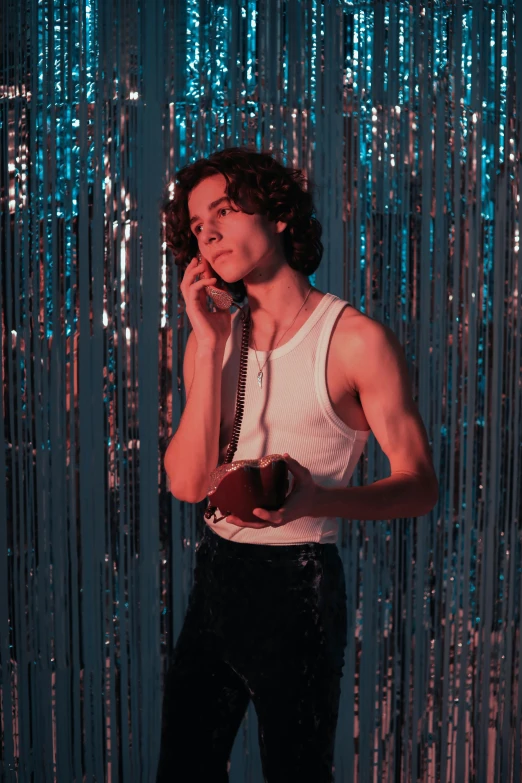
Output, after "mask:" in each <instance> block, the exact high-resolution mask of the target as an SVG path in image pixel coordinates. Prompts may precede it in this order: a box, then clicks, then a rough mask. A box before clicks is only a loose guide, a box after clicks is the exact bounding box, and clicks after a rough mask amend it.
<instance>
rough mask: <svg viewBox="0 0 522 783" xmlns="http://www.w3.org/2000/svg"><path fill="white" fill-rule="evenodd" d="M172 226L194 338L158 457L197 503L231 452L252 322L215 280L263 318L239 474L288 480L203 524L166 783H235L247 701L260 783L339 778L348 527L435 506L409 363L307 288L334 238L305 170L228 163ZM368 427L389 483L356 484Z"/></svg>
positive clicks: (385, 338)
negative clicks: (247, 511) (220, 304)
mask: <svg viewBox="0 0 522 783" xmlns="http://www.w3.org/2000/svg"><path fill="white" fill-rule="evenodd" d="M166 217H167V229H168V230H167V238H168V242H169V244H170V246H171V248H172V249H173V251H174V253H175V256H176V263H178V264H180V265H182V266H185V267H186V269H185V274H184V277H183V282H182V284H181V291H182V295H183V298H184V301H185V304H186V311H187V315H188V317H189V319H190V321H191V324H192V327H193V330H192V332H191V334H190V336H189V340H188V343H187V348H186V353H185V360H184V381H185V387H186V390H187V404H186V406H185V409H184V412H183V416H182V419H181V422H180V424H179V427H178V429H177V431H176V433H175V435H174V437H173V439H172V441H171V443H170V444H169V447H168V449H167V452H166V455H165V461H164V462H165V468H166V470H167V473H168V475H169V479H170V487H171V491H172V493H173V494H174V495H175V496H176V497H178V498H179V499H181V500H185V501H188V502H199V501H201V500H203V499H204V498H205V496H206V493H207V490H208V482H209V475H210V473H211V471H212V470H213V469H214V468H215V467H216V466H217V465H218V464H221V463H222V462H223V459H224V456H225V452H226V448H227V445H228V443H229V442H230V439H231V436H232V424H233V419H234V413H235V399H236V391H237V379H238V372H239V352H240V347H241V343H240V339H241V326H240V319H239V318H238V317H237V315H238V313H237V312H235V313H234V316H233V317H232V316H231V314H230V312H229V311H226V312H223V311H220V312H215V313H210V312H209V311H208V308H207V306H206V295H205V290H204V287H205V285H209V284H210V285H214V286H217V287H219V286H222V287H224V288H227V289H228V290H229V291H232V292H233V293H234V296H235V298H236V301H237V302H238V303H239V302H240V301H241V302H243V303H244V304H243V306H244V307H249V308H250V312H251V318H252V326H251V340H250V344H249V355H248V368H247V380H246V389H245V408H244V415H243V422H242V425H241V432H240V437H239V441H238V448H237V451H236V453H235V455H234V460H241V459H254V458H258V457H261V456H263V455H267V454H276V453H280V454H288V457H287V461H288V465H289V470H290V472H291V473H292V475H293V478H294V483H293V486H292V489H291V491H290V493H289V494H288V496H287V498H286V500H285V503H284V504H283V506H282V508H280V509H278V510H277V511H272V512H268V511H263V510H262V509H259V510H258V511H257V515H258V517H259V522H250V523H247V522H244V521H242V520H241V519H238V518H236V517H232V516H228V517H226V518H225V519H223V520H221V521H219V522H217V523H214V522H213V521H212V520H210V521H208V523H207V526H206V529H205V534H204V536H203V538H202V541H201V543H200V545H199V548H198V551H197V555H196V569H195V575H194V586H193V589H192V592H191V595H190V600H189V605H188V609H187V614H186V617H185V621H184V625H183V628H182V631H181V633H180V636H179V639H178V641H177V644H176V648H175V650H174V653H173V656H172V660H171V663H170V667H169V671H168V673H167V678H166V683H165V693H164V702H163V720H162V740H161V752H160V762H159V768H158V775H157V781H158V782H160V781H161V782H162V783H163V781H167V780H169V781H170V780H183V781H199V780H208V781H212V783H219V781H227V780H228V759H229V756H230V752H231V749H232V746H233V742H234V738H235V736H236V733H237V730H238V728H239V726H240V724H241V721H242V719H243V717H244V714H245V711H246V709H247V706H248V703H249V700H250V699H252V700H253V702H254V706H255V709H256V713H257V717H258V722H259V742H260V752H261V759H262V765H263V773H264V777H265V780H266V781H268V782H269V783H276V782H279V781H281V783H282V782H283V781H284V783H289V782H290V781H299V782H300V783H303V782H304V781H310V782H311V783H312V782H313V783H323V781H324V782H326V781H331V780H332V779H333V778H332V762H333V753H334V741H335V730H336V725H337V718H338V708H339V696H340V680H341V676H342V668H343V664H344V649H345V645H346V628H347V626H346V593H345V583H344V573H343V567H342V563H341V560H340V557H339V553H338V550H337V546H336V540H337V528H338V523H337V517H344V518H346V519H373V520H377V519H390V518H393V517H403V516H420V515H423V514H426V513H427V512H428V511H430V510H431V508H433V506H434V505H435V503H436V500H437V494H438V485H437V479H436V476H435V472H434V469H433V464H432V459H431V456H430V451H429V445H428V439H427V436H426V431H425V429H424V426H423V423H422V420H421V418H420V416H419V413H418V411H417V409H416V406H415V404H414V401H413V399H412V396H411V391H410V383H409V379H408V373H407V367H406V362H405V358H404V354H403V351H402V349H401V346H400V344H399V343H398V341H397V339H396V337H395V336H394V334H393V333H392V332H391V331H390V329H388V328H387V327H385V326H383V325H381V324H379V323H377V322H376V321H374V320H373V319H371V318H369V317H367V316H365V315H364V314H362V313H360V312H359V311H357V310H356V309H355V308H354V307H352V306H351V305H349V304H348V303H347V302H345V301H343V300H341V299H339V298H337V297H335V296H333V295H332V294H328V293H323V292H321V291H319V290H318V289H316V288H314V287H312V286H310V283H309V281H308V276H309V275H311V274H312V273H313V272H314V271H315V269H317V267H318V265H319V263H320V261H321V255H322V245H321V242H320V236H321V227H320V224H319V223H318V221H317V219H316V218H315V217H314V209H313V203H312V197H311V194H310V192H309V191H307V190H306V189H305V187H304V180H303V177H302V175H301V173H300V172H298V171H295V170H292V169H288V168H285V167H283V166H282V165H281V164H279V163H278V162H277V161H276V160H274V159H273V158H272V157H271V156H270V155H267V154H263V153H255V152H251V151H248V150H245V149H242V148H234V149H228V150H223V151H222V152H219V153H216V154H214V155H212V156H211V157H210V158H208V159H203V160H199V161H197V162H196V163H194V164H192V165H191V166H188V167H185V169H182V170H181V172H179V173H178V186H177V190H176V196H175V198H174V200H173V201H172V202H170V204H169V205H168V206H167V209H166ZM198 253H199V254H201V263H198V262H197V258H196V256H197V255H198ZM190 259H191V260H190ZM201 275H202V276H201ZM370 431H371V432H373V434H374V435H375V437H376V438H377V440H378V442H379V443H380V445H381V446H382V448H383V450H384V452H385V453H386V455H387V456H388V458H389V460H390V465H391V476H390V477H389V478H385V479H383V480H381V481H377V482H375V483H374V484H372V485H370V486H366V487H352V488H349V487H348V486H347V485H348V482H349V480H350V477H351V475H352V473H353V470H354V468H355V465H356V463H357V461H358V459H359V457H360V455H361V453H362V450H363V448H364V445H365V443H366V441H367V439H368V436H369V433H370Z"/></svg>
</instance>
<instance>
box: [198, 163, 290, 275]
mask: <svg viewBox="0 0 522 783" xmlns="http://www.w3.org/2000/svg"><path fill="white" fill-rule="evenodd" d="M225 187H226V179H225V177H224V176H223V175H222V174H215V175H213V176H211V177H207V179H204V180H202V181H201V182H200V183H199V184H198V185H196V186H195V187H194V188H193V189H192V190H191V192H190V194H189V198H188V210H189V216H190V220H191V226H190V229H191V231H192V233H193V234H194V236H195V237H196V238H197V240H198V245H199V250H200V252H201V254H202V255H203V257H204V258H206V259H207V261H208V262H209V263H210V265H211V266H212V268H213V269H214V270H215V272H216V274H217V275H218V276H219V277H221V278H222V279H223V280H225V282H227V283H234V282H236V281H238V280H241V279H243V278H245V277H248V275H249V273H251V272H252V271H253V270H255V269H256V268H258V267H260V266H261V267H263V269H264V270H265V272H266V271H268V270H269V268H270V267H271V266H276V265H277V266H280V265H281V257H282V255H283V252H282V246H281V241H280V236H279V232H280V231H282V230H284V227H285V224H284V223H277V224H276V223H273V222H272V223H271V222H270V221H269V220H268V219H267V218H266V217H265V216H264V215H257V214H254V215H248V214H247V213H246V212H241V211H240V210H239V207H238V206H237V205H236V204H234V203H232V202H231V201H230V200H229V198H228V196H227V195H226V190H225ZM216 202H217V203H216ZM231 207H234V209H235V210H237V211H235V212H234V211H233V210H232V209H231ZM224 251H226V252H224ZM219 253H223V255H221V256H220V257H219V258H217V256H218V254H219Z"/></svg>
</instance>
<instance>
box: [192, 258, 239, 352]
mask: <svg viewBox="0 0 522 783" xmlns="http://www.w3.org/2000/svg"><path fill="white" fill-rule="evenodd" d="M206 286H212V287H213V288H217V289H218V290H220V291H223V290H224V289H221V288H219V286H217V278H216V277H214V276H213V269H212V267H211V266H210V264H209V262H208V261H207V260H206V259H205V258H204V257H203V256H202V255H201V254H200V259H198V258H193V259H192V260H191V261H190V263H189V264H188V266H187V268H186V269H185V273H184V275H183V280H182V282H181V286H180V288H181V293H182V295H183V299H184V301H185V307H186V312H187V315H188V317H189V320H190V323H191V325H192V328H193V330H194V335H195V338H196V342H197V344H198V347H204V346H207V347H209V348H211V349H212V350H214V349H215V348H216V347H217V346H218V345H222V344H224V343H226V341H227V339H228V337H229V335H230V331H231V323H232V316H231V313H230V310H228V309H227V310H221V309H216V312H215V313H211V312H209V309H208V306H207V291H206V290H205V287H206Z"/></svg>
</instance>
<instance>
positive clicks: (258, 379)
mask: <svg viewBox="0 0 522 783" xmlns="http://www.w3.org/2000/svg"><path fill="white" fill-rule="evenodd" d="M312 287H313V286H310V291H308V293H307V295H306V297H305V300H304V302H303V304H302V305H301V307H300V308H299V310H298V311H297V315H299V313H300V312H301V310H302V309H303V307H304V306H305V304H306V300H307V299H308V297H309V296H310V293H311V291H312ZM297 315H296V317H295V318H294V320H293V321H292V323H291V324H290V326H289V327H288V329H290V328H291V327H292V326H293V325H294V323H295V320H296V318H297ZM288 329H287V330H286V331H285V332H283V334H282V335H281V337H280V338H279V340H278V341H277V343H276V344H275V345H274V347H273V348H272V351H275V349H276V348H277V346H278V345H279V343H280V342H281V340H282V339H283V337H284V336H285V334H286V332H288ZM252 342H253V343H254V351H255V354H256V361H257V366H258V367H259V359H258V358H257V350H256V341H255V340H254V335H252ZM272 351H270V353H269V354H268V356H267V357H266V362H267V361H268V360H269V359H270V354H271V353H272ZM266 362H265V364H263V367H259V372H258V374H257V383H258V386H259V388H260V389H262V388H263V369H264V368H265V365H266Z"/></svg>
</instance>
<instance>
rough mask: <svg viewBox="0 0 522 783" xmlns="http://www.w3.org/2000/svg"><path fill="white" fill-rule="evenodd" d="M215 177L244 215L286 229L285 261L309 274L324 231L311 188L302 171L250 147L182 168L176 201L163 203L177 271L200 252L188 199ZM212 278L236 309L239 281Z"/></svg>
mask: <svg viewBox="0 0 522 783" xmlns="http://www.w3.org/2000/svg"><path fill="white" fill-rule="evenodd" d="M217 173H220V174H223V175H224V177H225V179H226V181H227V185H226V194H227V196H228V197H229V198H230V199H231V201H232V202H233V203H234V204H236V205H237V206H238V207H239V208H240V209H241V210H242V211H244V212H246V213H247V214H249V215H251V214H255V213H257V214H261V215H266V216H267V217H268V219H269V220H271V221H274V222H275V221H279V220H280V221H283V222H285V223H287V224H288V225H287V227H286V228H285V230H284V231H283V232H282V234H281V238H282V243H283V250H284V254H285V257H286V260H287V261H288V264H289V266H290V267H291V268H292V269H295V270H297V271H298V272H301V273H302V274H303V275H307V276H309V275H311V274H313V273H314V272H315V270H316V269H317V267H318V266H319V264H320V263H321V258H322V256H323V245H322V242H321V234H322V231H323V229H322V226H321V224H320V223H319V221H318V220H317V218H316V217H315V207H314V203H313V199H312V194H311V191H312V190H313V189H314V185H313V183H312V182H311V181H310V179H309V178H307V177H305V175H304V174H303V172H302V170H301V169H293V168H290V167H286V166H283V165H282V164H281V163H279V161H277V160H275V158H274V157H272V155H271V154H269V153H267V152H256V151H255V150H252V149H250V148H248V147H229V148H227V149H224V150H220V151H219V152H214V153H213V154H212V155H210V156H209V157H208V158H200V159H199V160H197V161H195V162H194V163H191V164H190V165H187V166H184V167H183V168H182V169H180V170H179V171H178V173H177V174H176V178H175V184H174V197H173V198H171V197H170V196H169V197H167V198H166V200H165V202H164V204H163V212H164V215H165V224H166V242H167V247H168V248H170V250H171V251H172V253H173V255H174V261H175V264H176V266H178V267H181V268H182V269H183V271H184V270H185V269H186V267H187V265H188V264H189V263H190V260H191V258H194V256H195V255H196V254H197V252H198V243H197V238H196V237H195V236H194V234H193V233H192V232H191V230H190V225H189V210H188V197H189V194H190V192H191V190H192V189H193V188H194V187H195V186H196V185H197V184H199V183H200V182H201V181H202V180H203V179H206V178H207V177H211V176H213V175H215V174H217ZM305 185H306V186H307V189H305ZM171 187H172V186H171ZM214 271H215V270H214ZM215 274H216V277H217V278H218V283H220V284H221V285H222V286H224V287H225V288H227V289H228V290H229V292H230V294H231V295H232V296H233V298H234V302H235V303H236V304H238V303H239V304H240V303H241V302H242V301H243V300H244V299H245V297H246V289H245V285H244V283H243V281H242V280H239V281H237V282H235V283H227V282H226V281H224V280H222V279H221V278H220V277H219V275H217V273H215Z"/></svg>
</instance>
